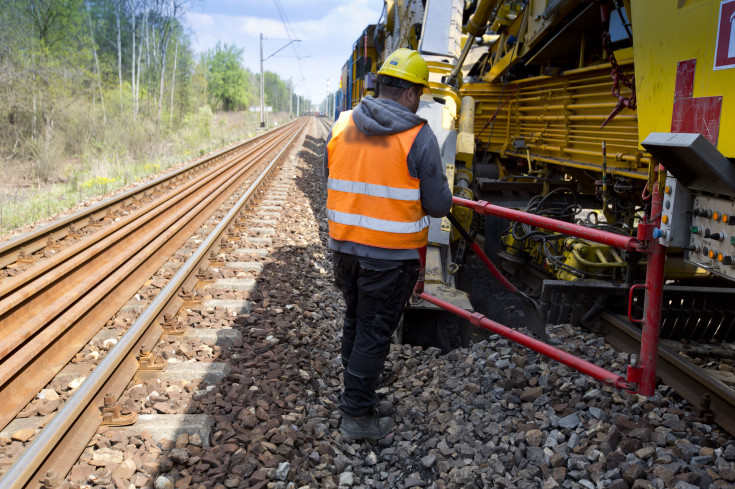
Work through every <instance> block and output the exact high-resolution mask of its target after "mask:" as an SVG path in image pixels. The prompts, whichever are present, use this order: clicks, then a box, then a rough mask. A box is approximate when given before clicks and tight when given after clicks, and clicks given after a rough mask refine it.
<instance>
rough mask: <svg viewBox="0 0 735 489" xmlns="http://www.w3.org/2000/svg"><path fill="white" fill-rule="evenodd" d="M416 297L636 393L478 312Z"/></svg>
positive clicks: (585, 363) (633, 389)
mask: <svg viewBox="0 0 735 489" xmlns="http://www.w3.org/2000/svg"><path fill="white" fill-rule="evenodd" d="M418 297H419V298H420V299H423V300H425V301H426V302H430V303H432V304H434V305H436V306H439V307H441V308H442V309H445V310H447V311H449V312H451V313H453V314H456V315H457V316H459V317H461V318H464V319H466V320H468V321H469V322H471V323H472V324H474V325H475V326H479V327H480V328H483V329H487V330H490V331H492V332H493V333H497V334H499V335H501V336H504V337H506V338H508V339H509V340H511V341H514V342H516V343H518V344H519V345H523V346H525V347H527V348H530V349H531V350H533V351H537V352H539V353H541V354H542V355H546V356H547V357H549V358H553V359H554V360H556V361H558V362H561V363H563V364H564V365H568V366H570V367H572V368H574V369H576V370H579V371H580V372H582V373H584V374H587V375H589V376H591V377H593V378H595V379H597V380H600V381H602V382H604V383H605V384H608V385H610V386H612V387H616V388H618V389H623V390H626V391H630V392H636V387H635V386H634V385H633V384H631V383H630V382H628V381H627V380H626V379H625V377H623V376H621V375H618V374H615V373H613V372H610V371H608V370H605V369H604V368H602V367H598V366H597V365H595V364H593V363H590V362H588V361H586V360H582V359H581V358H579V357H576V356H574V355H571V354H569V353H567V352H565V351H562V350H559V349H558V348H555V347H553V346H551V345H547V344H546V343H544V342H543V341H539V340H537V339H536V338H531V337H530V336H527V335H525V334H523V333H519V332H518V331H516V330H514V329H511V328H509V327H507V326H503V325H502V324H500V323H496V322H495V321H493V320H492V319H489V318H487V317H485V316H483V315H482V314H480V313H479V312H468V311H465V310H464V309H462V308H461V307H457V306H455V305H454V304H451V303H449V302H447V301H444V300H442V299H439V298H438V297H434V296H433V295H429V294H427V293H425V292H423V293H421V294H419V295H418Z"/></svg>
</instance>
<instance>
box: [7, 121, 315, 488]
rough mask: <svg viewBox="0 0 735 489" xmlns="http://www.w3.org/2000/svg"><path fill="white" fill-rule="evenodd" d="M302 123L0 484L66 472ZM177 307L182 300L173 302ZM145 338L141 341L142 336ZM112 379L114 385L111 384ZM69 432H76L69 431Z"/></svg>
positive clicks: (30, 482)
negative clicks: (108, 398) (141, 352)
mask: <svg viewBox="0 0 735 489" xmlns="http://www.w3.org/2000/svg"><path fill="white" fill-rule="evenodd" d="M304 127H305V123H302V124H301V125H300V126H299V127H298V128H297V129H298V130H297V131H295V134H294V135H293V136H292V137H291V139H290V140H289V141H288V142H287V143H286V144H285V146H284V147H283V149H282V150H281V151H280V152H279V153H278V154H277V155H276V156H275V157H274V158H273V159H272V161H271V162H270V164H269V165H268V166H267V168H266V169H265V170H264V171H263V173H262V174H261V175H260V176H259V177H258V178H257V179H256V180H255V181H254V182H253V183H252V184H251V185H250V187H249V188H248V189H247V191H246V192H245V193H244V194H243V195H242V196H241V197H240V198H239V199H238V201H237V203H236V204H235V205H234V206H233V207H232V208H231V209H230V211H229V212H228V213H227V214H226V215H225V217H224V218H223V219H222V221H220V223H219V224H218V225H217V226H216V228H215V229H214V230H213V231H212V232H211V233H210V234H209V235H208V236H207V238H206V239H205V240H204V241H203V242H202V243H201V244H200V245H199V247H198V248H197V249H196V251H194V253H193V254H192V256H190V257H189V259H187V260H186V262H185V263H184V264H183V265H182V267H181V268H180V269H179V270H178V272H177V273H176V274H175V275H174V277H173V278H172V279H171V280H170V281H169V283H168V284H167V285H166V286H165V287H164V288H163V289H162V290H161V292H160V293H159V294H158V295H157V296H156V298H155V299H154V300H153V301H152V302H151V304H150V305H149V306H148V307H147V308H146V310H145V311H144V312H143V313H142V314H141V316H140V317H139V318H138V319H137V320H136V321H135V323H133V325H132V326H131V327H130V328H129V329H128V330H127V331H126V332H125V334H124V335H123V336H122V337H121V338H120V340H119V341H118V343H117V344H116V345H115V346H114V347H113V348H112V349H111V350H110V351H109V352H108V354H107V355H106V356H105V358H104V359H103V360H102V361H101V362H100V364H99V365H98V367H97V368H95V369H94V371H92V373H91V374H90V375H89V376H88V377H87V379H86V380H85V381H84V382H83V383H82V385H81V386H80V387H79V388H78V389H77V391H76V392H75V393H74V394H73V395H72V396H71V397H70V398H69V399H68V400H67V402H66V403H65V404H64V406H63V407H62V408H61V409H60V410H59V411H58V412H57V414H56V415H55V416H54V417H53V419H52V420H51V421H50V422H49V423H48V424H47V425H46V427H44V429H43V430H42V431H41V433H40V434H39V435H38V436H37V437H36V438H35V440H34V441H33V442H32V443H31V444H30V445H29V446H28V447H26V449H25V450H24V451H23V453H22V454H21V455H20V456H19V457H18V459H17V460H16V461H15V463H14V464H13V465H12V466H11V467H10V468H9V470H8V472H7V473H6V474H5V476H4V477H3V478H2V479H1V480H0V489H6V488H7V489H10V488H13V489H15V488H21V487H41V482H40V476H42V475H45V474H46V473H48V472H49V471H55V472H56V473H57V474H64V475H65V474H66V473H68V471H69V470H70V469H71V466H72V464H73V463H74V462H75V461H76V459H77V458H78V456H79V455H80V454H81V452H82V451H83V450H84V448H85V447H86V445H87V443H88V441H89V440H90V439H91V437H92V436H93V435H94V433H95V432H96V431H97V429H98V427H99V425H100V422H101V417H100V408H101V406H102V402H103V399H102V398H103V397H104V395H105V394H107V393H111V394H112V395H114V396H115V397H116V398H117V397H118V396H119V395H120V393H121V392H122V389H124V388H125V387H126V386H127V384H128V383H129V382H130V381H131V380H132V378H133V376H134V373H135V372H134V371H135V368H131V367H135V366H136V365H137V361H136V360H135V352H136V351H137V350H138V348H139V347H140V346H141V345H142V344H148V345H151V344H157V342H158V339H159V338H160V336H161V334H162V330H161V328H160V326H159V325H158V324H157V322H158V321H160V320H161V318H162V317H163V314H164V313H165V311H166V310H167V307H169V306H170V304H171V303H172V301H177V302H179V305H180V303H181V299H180V298H178V296H177V292H178V291H179V290H180V288H181V287H182V285H183V284H185V283H186V282H187V280H191V278H192V276H193V273H194V271H195V270H197V269H198V265H199V264H200V263H201V262H203V261H206V257H207V256H208V254H209V252H210V250H211V249H213V248H214V247H215V246H216V245H217V243H218V241H219V238H220V237H221V236H222V235H223V234H224V233H225V232H226V230H227V229H228V228H229V226H230V225H231V223H232V222H233V220H234V219H235V217H236V216H237V215H238V214H239V213H240V211H241V210H242V208H243V207H244V206H245V204H246V203H247V202H248V201H249V199H250V198H251V196H252V195H253V194H254V193H255V191H256V190H257V189H258V188H259V186H260V185H261V184H262V182H263V181H265V179H266V178H268V176H270V174H271V173H272V171H273V169H274V168H275V167H276V165H277V164H278V163H279V162H280V160H281V156H282V155H283V154H284V153H285V152H286V151H287V149H288V148H289V147H290V146H291V144H292V143H293V141H294V140H295V139H296V138H297V137H298V136H299V135H300V134H301V132H302V129H303V128H304ZM175 308H176V309H178V305H177V306H176V307H175ZM144 341H145V342H147V343H143V342H144ZM111 384H112V385H111ZM67 433H71V434H73V436H66V437H65V435H67Z"/></svg>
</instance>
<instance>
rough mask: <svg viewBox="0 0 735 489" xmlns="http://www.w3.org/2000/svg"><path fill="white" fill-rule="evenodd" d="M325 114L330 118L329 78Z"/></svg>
mask: <svg viewBox="0 0 735 489" xmlns="http://www.w3.org/2000/svg"><path fill="white" fill-rule="evenodd" d="M324 113H325V114H327V117H329V78H327V107H326V108H325V109H324Z"/></svg>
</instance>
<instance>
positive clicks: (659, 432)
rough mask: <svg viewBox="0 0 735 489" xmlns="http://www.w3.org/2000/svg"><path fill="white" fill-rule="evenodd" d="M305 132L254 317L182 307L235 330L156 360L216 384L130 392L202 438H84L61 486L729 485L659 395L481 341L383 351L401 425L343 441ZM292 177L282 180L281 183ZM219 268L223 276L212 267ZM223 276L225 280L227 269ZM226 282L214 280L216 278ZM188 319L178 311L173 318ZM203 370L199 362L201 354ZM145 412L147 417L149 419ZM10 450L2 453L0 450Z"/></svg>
mask: <svg viewBox="0 0 735 489" xmlns="http://www.w3.org/2000/svg"><path fill="white" fill-rule="evenodd" d="M324 137H325V130H324V128H323V127H322V126H321V124H320V123H319V122H318V121H317V120H316V119H315V120H314V121H313V122H312V124H311V126H310V130H309V132H308V133H307V135H306V136H305V138H304V140H303V145H302V147H301V149H300V151H298V156H297V158H294V159H292V160H291V162H290V163H289V164H288V165H286V167H285V169H284V170H282V173H281V177H279V179H277V180H276V182H278V181H286V180H288V179H289V178H290V181H291V182H292V185H293V187H292V188H293V190H292V191H291V192H289V197H288V199H287V206H286V207H287V208H286V210H284V212H283V214H282V215H281V216H280V218H279V220H278V224H277V225H276V226H275V229H276V234H275V235H274V236H272V239H273V244H272V246H270V247H269V251H270V254H269V255H268V258H267V260H264V261H263V262H261V263H263V266H264V268H263V271H262V272H260V273H259V274H251V275H248V276H252V277H253V278H255V279H256V282H257V291H256V292H253V293H250V294H248V296H247V298H248V300H250V301H252V303H253V307H252V309H251V311H250V312H249V313H244V314H234V315H233V314H231V313H229V312H227V311H224V310H214V311H184V312H183V313H180V315H179V317H180V318H185V320H186V321H187V322H188V323H189V324H190V326H192V327H208V328H223V327H224V328H237V329H239V330H240V331H241V332H242V339H236V340H234V341H233V342H232V344H231V345H224V346H217V347H216V348H214V347H213V345H206V344H204V343H202V342H193V343H191V344H189V345H188V346H187V347H186V348H184V350H183V351H182V350H181V349H180V348H179V347H177V346H175V345H174V344H173V343H171V342H167V340H165V339H164V341H163V342H162V346H163V350H164V351H165V352H166V353H165V355H164V356H165V357H167V358H180V359H181V360H182V361H183V360H187V359H188V360H196V361H213V360H212V358H211V357H209V355H210V354H216V357H217V358H216V361H218V362H225V363H227V364H228V365H229V367H230V373H229V374H227V375H226V376H225V377H224V378H223V380H222V381H219V382H216V383H215V384H213V385H206V384H194V383H186V382H183V383H180V384H176V385H174V384H171V383H167V384H161V383H158V382H155V381H147V382H145V383H142V384H140V385H138V386H136V387H135V388H134V389H132V390H131V391H130V392H132V394H131V393H130V392H129V393H127V394H126V396H127V397H125V402H128V404H127V406H128V407H129V408H135V409H142V410H143V411H145V412H165V413H178V414H186V413H189V414H207V415H209V416H210V417H211V418H212V420H213V422H214V428H213V429H212V436H211V440H208V443H206V442H204V441H203V440H202V439H201V437H199V436H198V435H192V436H190V435H186V434H182V435H180V436H178V438H177V439H175V440H154V439H153V438H152V437H151V436H150V434H148V433H145V432H144V433H143V434H142V435H137V434H134V433H132V432H128V431H126V430H125V429H124V428H123V429H107V430H103V431H101V432H100V433H99V434H98V435H96V436H95V438H94V439H93V441H92V442H91V444H90V446H89V447H88V449H87V451H85V454H84V455H83V456H82V459H81V460H80V463H78V464H77V465H76V466H75V467H74V469H73V470H72V472H71V474H70V476H69V478H68V480H67V481H66V482H65V484H67V485H70V484H72V483H73V484H76V485H89V486H94V487H108V488H115V489H130V488H139V487H142V488H156V489H171V488H175V489H182V488H188V487H192V488H197V489H200V488H207V489H209V488H212V489H224V488H250V489H263V488H268V489H297V488H300V489H305V488H311V489H316V488H325V489H330V488H398V489H403V488H413V487H427V488H433V489H441V488H467V489H473V488H478V489H479V488H502V489H508V488H543V489H555V488H575V489H576V488H585V489H595V488H605V489H631V488H633V489H644V488H656V489H662V488H676V489H689V488H696V487H700V488H705V489H706V488H726V487H727V488H730V487H733V485H734V484H735V441H734V440H733V439H732V438H731V437H730V436H729V435H727V434H726V433H725V432H723V431H722V430H720V429H719V428H718V427H716V426H713V425H710V424H706V423H702V422H699V421H698V420H697V419H696V418H695V413H694V410H693V409H692V407H691V406H690V405H688V404H687V403H686V402H684V401H682V400H681V399H679V398H678V397H677V396H676V395H675V394H674V393H673V392H672V391H671V389H670V388H669V387H667V386H665V385H660V386H659V387H658V389H657V392H656V394H655V395H654V396H653V397H651V398H644V397H639V396H635V395H628V394H624V393H620V392H617V391H615V390H614V389H611V388H609V387H606V386H603V385H602V384H601V383H599V382H597V381H595V380H593V379H590V378H588V377H585V376H583V375H581V374H579V373H577V372H574V371H572V370H570V369H569V368H567V367H565V366H563V365H561V364H558V363H556V362H554V361H551V360H548V359H546V358H545V357H542V356H540V355H538V354H536V353H533V352H530V351H528V350H526V349H524V348H522V347H519V346H517V345H515V344H513V343H511V342H509V341H507V340H505V339H503V338H500V337H498V336H492V335H485V336H482V337H479V338H478V340H477V341H475V342H474V343H473V344H472V345H471V346H470V347H468V348H461V349H458V350H455V351H452V352H450V353H448V354H446V355H441V354H440V351H439V350H438V349H435V348H429V349H426V350H424V349H421V348H419V347H412V346H410V345H393V346H392V347H391V351H390V354H389V357H388V362H387V364H388V368H389V369H391V370H392V371H393V375H392V376H391V378H393V379H396V380H394V381H393V383H392V384H390V385H387V386H384V387H382V388H381V389H380V390H379V394H380V399H381V400H380V404H379V411H380V413H381V414H382V415H385V416H391V417H392V418H393V419H394V420H395V422H396V428H395V429H394V430H393V431H392V432H391V433H390V434H389V435H388V436H387V437H386V438H385V439H383V440H379V441H378V442H377V443H369V442H364V443H347V442H346V441H345V440H343V438H342V436H341V434H340V432H339V424H340V419H341V415H340V411H339V409H338V404H339V395H340V391H341V382H340V376H341V370H342V366H341V360H340V357H339V338H340V334H341V319H340V318H341V314H342V309H343V307H344V304H343V301H342V298H341V295H340V294H339V292H338V291H337V290H336V288H335V287H334V286H333V277H332V269H331V262H330V256H329V251H328V250H327V247H326V230H327V224H326V218H325V215H324V204H325V200H326V195H325V189H324V183H323V180H322V175H321V155H322V151H323V145H324ZM289 175H291V176H290V177H289ZM217 273H220V272H219V271H217ZM228 273H229V272H228ZM217 276H221V275H217ZM182 314H183V315H182ZM549 334H550V338H551V339H550V342H551V343H552V344H554V345H555V346H558V347H559V348H562V349H564V350H566V351H569V352H570V353H573V354H575V355H580V356H582V357H584V358H587V359H591V361H593V362H594V363H596V364H597V365H600V366H602V367H605V368H607V369H609V370H612V371H615V372H621V373H622V372H624V371H625V368H626V366H627V365H628V364H629V363H630V359H629V357H628V355H626V354H622V353H619V352H616V351H614V350H613V349H611V348H610V347H608V346H607V345H606V344H605V343H604V340H603V339H601V338H599V337H596V336H595V335H592V334H588V333H584V332H580V331H578V330H576V329H573V328H572V327H571V326H569V325H563V324H562V325H555V326H550V327H549ZM205 357H206V358H205ZM146 410H147V411H146ZM9 443H12V441H11V440H0V444H9Z"/></svg>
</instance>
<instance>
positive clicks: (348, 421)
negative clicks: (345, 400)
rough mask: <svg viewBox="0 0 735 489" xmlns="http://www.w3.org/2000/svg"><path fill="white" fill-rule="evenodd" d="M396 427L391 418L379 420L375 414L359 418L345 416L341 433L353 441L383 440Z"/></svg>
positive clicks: (343, 416)
mask: <svg viewBox="0 0 735 489" xmlns="http://www.w3.org/2000/svg"><path fill="white" fill-rule="evenodd" d="M394 426H395V422H394V421H393V420H392V419H391V418H378V417H377V416H376V415H374V414H373V415H371V416H358V417H353V416H350V415H349V414H343V415H342V426H341V428H340V431H341V432H342V435H343V436H344V437H345V438H349V439H351V440H382V439H383V438H385V437H386V435H388V433H390V430H392V429H393V427H394Z"/></svg>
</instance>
